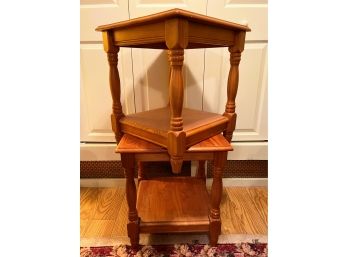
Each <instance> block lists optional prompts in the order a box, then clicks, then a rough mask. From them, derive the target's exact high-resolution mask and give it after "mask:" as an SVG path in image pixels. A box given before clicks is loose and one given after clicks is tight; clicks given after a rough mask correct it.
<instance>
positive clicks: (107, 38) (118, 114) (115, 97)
mask: <svg viewBox="0 0 348 257" xmlns="http://www.w3.org/2000/svg"><path fill="white" fill-rule="evenodd" d="M103 43H104V50H105V51H106V53H107V55H108V62H109V68H110V71H109V83H110V91H111V95H112V114H111V126H112V130H113V131H114V133H115V138H116V142H117V143H119V142H120V140H121V138H122V131H121V125H120V119H121V118H122V117H123V116H124V114H123V111H122V105H121V88H120V75H119V73H118V69H117V64H118V52H119V50H120V48H119V47H118V46H115V45H114V41H113V35H112V34H109V33H108V32H103Z"/></svg>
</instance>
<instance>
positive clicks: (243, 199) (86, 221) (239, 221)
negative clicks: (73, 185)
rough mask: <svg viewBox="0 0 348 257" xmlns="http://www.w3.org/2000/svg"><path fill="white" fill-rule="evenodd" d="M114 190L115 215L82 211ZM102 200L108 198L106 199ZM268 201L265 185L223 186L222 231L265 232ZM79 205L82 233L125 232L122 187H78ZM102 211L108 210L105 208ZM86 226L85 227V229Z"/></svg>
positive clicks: (123, 234) (92, 234)
mask: <svg viewBox="0 0 348 257" xmlns="http://www.w3.org/2000/svg"><path fill="white" fill-rule="evenodd" d="M114 190H116V191H118V192H120V193H119V194H115V198H120V199H117V200H116V199H115V201H113V202H112V203H111V204H112V206H110V208H115V209H118V210H119V211H118V212H117V213H116V212H112V213H113V215H115V216H114V217H111V216H110V219H109V220H97V219H94V217H93V216H91V215H85V214H83V213H88V212H90V213H93V212H94V211H95V208H96V206H97V201H98V200H97V199H100V198H101V197H107V198H109V197H108V195H110V194H114V193H108V191H112V192H114ZM208 191H209V190H208ZM86 192H88V193H86ZM101 195H103V196H101ZM121 198H122V199H121ZM101 201H102V202H107V201H106V200H101ZM267 204H268V200H267V188H265V187H248V188H245V187H233V188H231V187H227V188H224V189H223V192H222V198H221V205H220V217H221V223H222V224H221V234H223V235H226V234H251V235H254V234H264V235H266V234H267V232H268V229H267V226H268V221H267V215H268V211H267ZM80 209H81V213H82V214H83V215H81V216H80V228H81V230H80V236H81V237H84V238H93V237H108V236H110V237H116V236H127V222H128V207H127V201H126V198H125V189H124V188H117V189H113V188H81V191H80ZM82 210H83V211H82ZM105 212H107V210H106V209H105ZM100 215H101V214H100ZM101 216H104V215H101ZM105 216H107V215H105ZM89 217H90V218H89ZM110 220H113V222H110ZM109 226H111V227H109ZM87 228H88V230H86V229H87ZM110 229H111V231H110ZM86 232H87V233H86Z"/></svg>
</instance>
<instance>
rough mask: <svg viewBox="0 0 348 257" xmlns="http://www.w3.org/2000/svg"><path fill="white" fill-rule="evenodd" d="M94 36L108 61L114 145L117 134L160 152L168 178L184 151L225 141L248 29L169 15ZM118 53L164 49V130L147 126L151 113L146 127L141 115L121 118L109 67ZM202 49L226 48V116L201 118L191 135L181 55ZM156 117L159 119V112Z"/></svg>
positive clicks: (114, 75)
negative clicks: (166, 66)
mask: <svg viewBox="0 0 348 257" xmlns="http://www.w3.org/2000/svg"><path fill="white" fill-rule="evenodd" d="M96 30H97V31H101V32H103V42H104V48H105V51H106V52H107V53H108V56H109V65H110V87H111V93H112V96H113V102H114V103H113V116H112V124H113V130H114V132H115V135H116V140H117V142H119V140H120V139H121V137H122V135H123V133H129V134H132V135H134V136H137V137H140V138H143V139H146V140H148V141H151V142H153V143H156V144H159V145H161V146H164V147H165V148H167V149H168V153H169V155H170V162H171V165H172V170H173V172H174V173H180V171H181V166H182V162H183V159H184V158H183V155H184V153H185V151H186V149H187V148H188V147H190V146H192V145H194V144H196V143H198V142H199V141H202V140H205V139H207V138H209V137H212V136H214V135H216V134H219V133H221V132H222V131H224V135H225V137H226V139H227V140H228V141H231V139H232V133H233V130H234V128H235V122H236V114H235V102H234V101H235V97H236V93H237V88H238V64H239V60H240V53H241V52H242V51H243V49H244V40H245V33H246V32H247V31H250V29H249V27H248V26H243V25H239V24H236V23H232V22H227V21H223V20H219V19H216V18H212V17H208V16H205V15H200V14H196V13H193V12H188V11H184V10H180V9H173V10H169V11H165V12H162V13H158V14H153V15H149V16H145V17H140V18H136V19H132V20H129V21H124V22H118V23H113V24H108V25H103V26H99V27H98V28H97V29H96ZM118 47H139V48H154V49H168V59H169V63H170V81H169V108H168V110H169V111H170V113H168V112H167V113H166V114H165V115H166V116H160V117H161V119H163V120H165V122H166V127H167V128H165V129H163V130H162V129H158V124H157V123H156V122H154V120H153V119H155V117H156V115H157V114H158V113H156V112H152V113H151V117H150V121H152V122H150V124H147V123H146V122H145V121H144V120H142V116H144V113H136V114H133V115H132V117H130V116H124V114H123V113H122V107H120V106H121V104H120V83H119V76H118V72H117V61H116V64H115V61H113V60H114V59H116V60H117V57H115V55H116V56H117V52H118ZM207 47H229V49H230V52H231V70H230V76H229V81H228V86H227V94H228V101H227V104H226V110H225V113H224V115H223V116H221V115H219V116H220V118H218V116H216V117H215V121H213V122H212V123H208V122H206V120H205V119H206V117H210V116H211V114H210V113H205V112H202V115H203V116H204V117H203V118H200V119H198V120H199V121H201V122H199V121H197V122H195V123H193V124H191V129H190V130H187V127H185V114H184V110H183V95H184V90H183V88H184V84H183V75H182V66H183V61H184V49H192V48H207ZM110 59H111V60H112V61H111V62H110ZM157 112H159V113H165V112H162V111H161V109H158V110H157ZM202 115H201V116H202ZM165 117H168V119H169V120H168V119H167V118H165ZM221 117H222V118H221ZM204 120H205V121H204Z"/></svg>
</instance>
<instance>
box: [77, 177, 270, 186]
mask: <svg viewBox="0 0 348 257" xmlns="http://www.w3.org/2000/svg"><path fill="white" fill-rule="evenodd" d="M212 182H213V179H211V178H208V179H207V186H211V184H212ZM222 183H223V185H224V187H239V186H241V187H267V186H268V179H267V178H223V179H222ZM80 186H81V187H125V186H126V179H124V178H98V179H96V178H82V179H80Z"/></svg>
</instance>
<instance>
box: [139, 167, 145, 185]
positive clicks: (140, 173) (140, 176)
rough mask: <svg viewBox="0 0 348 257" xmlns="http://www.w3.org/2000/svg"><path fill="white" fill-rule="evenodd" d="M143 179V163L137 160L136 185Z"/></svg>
mask: <svg viewBox="0 0 348 257" xmlns="http://www.w3.org/2000/svg"><path fill="white" fill-rule="evenodd" d="M143 179H145V173H144V163H143V162H138V185H139V183H140V181H142V180H143Z"/></svg>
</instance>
